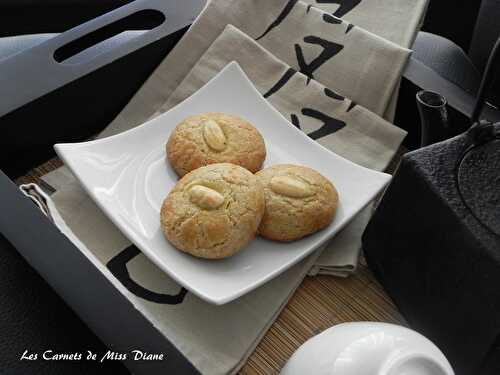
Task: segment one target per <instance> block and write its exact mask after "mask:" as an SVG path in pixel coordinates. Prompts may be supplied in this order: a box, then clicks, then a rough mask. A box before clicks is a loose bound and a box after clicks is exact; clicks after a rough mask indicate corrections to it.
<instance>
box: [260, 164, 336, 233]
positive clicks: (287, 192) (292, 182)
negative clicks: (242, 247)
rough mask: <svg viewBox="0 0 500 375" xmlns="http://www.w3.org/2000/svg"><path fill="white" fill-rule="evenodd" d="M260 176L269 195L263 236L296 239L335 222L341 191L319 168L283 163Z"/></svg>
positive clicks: (267, 169) (262, 223)
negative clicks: (339, 192)
mask: <svg viewBox="0 0 500 375" xmlns="http://www.w3.org/2000/svg"><path fill="white" fill-rule="evenodd" d="M256 175H257V177H258V178H259V180H260V181H261V183H262V185H263V186H264V191H265V196H266V212H265V213H264V217H263V219H262V221H261V223H260V226H259V234H260V235H262V236H263V237H266V238H269V239H271V240H276V241H293V240H297V239H300V238H302V237H305V236H307V235H309V234H312V233H315V232H317V231H319V230H321V229H323V228H325V227H327V226H328V225H329V224H330V223H331V222H332V220H333V217H334V216H335V212H336V211H337V204H338V194H337V190H336V189H335V187H334V186H333V184H332V183H331V182H330V181H329V180H328V179H326V178H325V177H323V176H322V175H321V174H319V173H318V172H316V171H315V170H313V169H311V168H307V167H302V166H298V165H288V164H283V165H275V166H272V167H270V168H266V169H264V170H262V171H260V172H258V173H257V174H256Z"/></svg>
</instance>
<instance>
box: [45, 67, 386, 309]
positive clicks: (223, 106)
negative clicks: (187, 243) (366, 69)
mask: <svg viewBox="0 0 500 375" xmlns="http://www.w3.org/2000/svg"><path fill="white" fill-rule="evenodd" d="M203 112H226V113H230V114H234V115H237V116H240V117H243V118H244V119H246V120H248V121H250V122H251V123H252V124H253V125H254V126H256V127H257V128H258V129H259V131H260V132H261V133H262V135H263V137H264V139H265V141H266V147H267V155H268V156H267V159H266V162H265V166H270V165H273V164H279V163H291V164H301V165H305V166H308V167H311V168H314V169H316V170H317V171H319V172H320V173H321V174H323V175H324V176H326V177H328V178H329V179H330V180H331V181H332V182H333V183H334V184H335V186H336V188H337V190H338V192H339V197H340V203H339V208H338V211H337V214H336V216H335V219H334V221H333V223H332V224H331V225H330V226H329V227H328V228H326V229H324V230H322V231H320V232H319V233H316V234H314V235H312V236H309V237H307V238H304V239H302V240H300V241H296V242H292V243H286V244H284V243H278V242H272V241H267V240H264V239H262V238H257V239H256V240H255V241H253V242H252V243H251V244H250V245H249V246H248V247H247V248H245V249H243V250H242V251H241V252H240V253H238V254H237V255H235V256H233V257H231V258H228V259H224V260H205V259H198V258H195V257H192V256H190V255H187V254H185V253H182V252H180V251H178V250H176V249H175V248H174V247H173V246H172V245H170V243H169V242H168V241H167V240H166V239H165V237H164V236H163V233H162V231H161V229H160V217H159V212H160V208H161V205H162V202H163V200H164V198H165V197H166V196H167V194H168V192H169V191H170V190H171V189H172V188H173V187H174V185H175V183H176V181H177V176H176V174H175V172H174V171H173V170H172V168H171V167H170V166H169V165H168V163H167V162H166V159H165V142H166V141H167V139H168V137H169V135H170V132H171V131H172V129H174V127H175V126H176V125H177V124H178V123H179V122H181V121H182V120H183V119H184V118H186V117H188V116H191V115H195V114H199V113H203ZM54 147H55V150H56V151H57V154H58V155H59V156H60V157H61V159H62V160H63V161H64V163H65V164H66V165H67V166H68V167H69V168H70V169H71V170H72V171H73V173H74V174H75V176H76V177H77V178H78V180H79V181H80V183H81V184H82V185H83V186H84V188H85V189H86V191H87V192H88V194H89V195H90V196H91V197H92V198H93V199H94V200H95V201H96V202H97V204H98V205H99V207H100V208H101V209H102V210H103V211H104V212H105V213H106V214H107V215H108V216H109V218H110V219H111V220H112V221H113V222H114V223H115V224H116V225H117V226H118V228H120V229H121V231H122V232H123V233H124V234H125V235H126V236H127V237H128V238H129V239H130V240H131V241H132V242H133V243H134V244H135V245H136V246H138V247H139V248H140V249H141V250H142V251H143V252H144V254H145V255H146V256H148V257H149V258H150V259H151V260H152V261H153V262H154V263H156V265H157V266H158V267H160V268H161V269H162V270H164V271H165V272H166V273H167V274H168V275H170V276H171V277H172V278H173V279H175V280H176V281H177V282H178V283H179V284H181V285H183V286H184V287H186V288H187V289H188V290H190V291H191V292H193V293H194V294H195V295H197V296H198V297H200V298H202V299H203V300H205V301H207V302H210V303H214V304H224V303H227V302H229V301H231V300H234V299H235V298H238V297H240V296H241V295H243V294H245V293H248V292H249V291H251V290H253V289H255V288H257V287H258V286H260V285H262V284H263V283H265V282H266V281H268V280H270V279H272V278H273V277H275V276H277V275H279V274H280V273H282V272H283V271H285V270H286V269H288V268H289V267H291V266H292V265H294V264H295V263H297V262H298V261H300V260H301V259H303V258H304V257H305V256H307V255H309V254H311V253H312V252H313V251H314V250H315V249H317V248H318V247H319V246H320V245H322V244H323V243H325V241H327V240H328V239H330V238H331V237H332V236H334V235H335V233H337V232H338V231H339V230H340V229H342V227H344V226H345V225H346V224H347V223H348V222H349V220H351V219H352V218H353V216H355V215H356V214H357V213H358V212H359V211H360V210H361V209H362V208H363V207H365V206H366V205H367V204H368V203H369V202H370V201H371V200H372V199H373V198H374V197H375V196H376V194H378V193H379V192H380V191H381V190H382V189H383V188H384V187H385V186H386V184H387V183H388V182H389V180H390V176H389V175H387V174H384V173H379V172H374V171H372V170H369V169H366V168H362V167H360V166H358V165H356V164H354V163H352V162H350V161H348V160H345V159H343V158H342V157H340V156H338V155H336V154H334V153H333V152H331V151H329V150H327V149H326V148H324V147H323V146H321V145H320V144H319V143H317V142H315V141H313V140H312V139H310V138H309V137H307V136H306V135H305V134H304V133H303V132H301V131H300V130H299V129H297V128H296V127H294V126H293V125H292V124H290V123H289V122H288V121H287V120H286V119H285V118H284V117H283V116H282V115H281V114H280V113H279V112H278V111H276V110H275V109H274V108H273V107H271V106H270V104H269V103H268V102H267V101H266V100H265V99H264V98H263V97H262V95H261V94H260V93H259V92H258V91H257V90H256V89H255V87H254V86H253V85H252V83H251V82H250V80H249V79H248V78H247V77H246V75H245V73H244V72H243V71H242V70H241V68H240V67H239V65H238V64H237V63H234V62H233V63H231V64H229V65H228V66H227V67H226V68H224V69H223V70H222V71H221V72H220V73H219V74H218V75H217V76H216V77H215V78H213V79H212V80H211V81H210V82H209V83H207V84H206V85H205V86H204V87H203V88H201V89H200V90H199V91H198V92H196V93H195V94H194V95H193V96H191V97H190V98H188V99H186V100H185V101H184V102H182V103H181V104H179V105H178V106H176V107H175V108H173V109H171V110H170V111H168V112H166V113H164V114H163V115H161V116H159V117H157V118H155V119H153V120H151V121H148V122H147V123H145V124H143V125H142V126H139V127H136V128H134V129H131V130H129V131H126V132H124V133H121V134H118V135H115V136H112V137H108V138H104V139H99V140H95V141H90V142H83V143H67V144H57V145H55V146H54Z"/></svg>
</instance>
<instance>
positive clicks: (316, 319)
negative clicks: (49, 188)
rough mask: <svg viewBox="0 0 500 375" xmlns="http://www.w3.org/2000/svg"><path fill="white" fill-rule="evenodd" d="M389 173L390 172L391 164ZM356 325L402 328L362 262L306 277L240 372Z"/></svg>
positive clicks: (269, 370) (246, 374)
mask: <svg viewBox="0 0 500 375" xmlns="http://www.w3.org/2000/svg"><path fill="white" fill-rule="evenodd" d="M398 159H399V158H398V157H396V158H395V160H398ZM61 165H62V163H61V161H59V160H58V159H53V160H50V161H49V162H47V163H45V164H43V165H41V166H39V167H37V168H35V169H33V170H32V171H30V172H29V173H28V174H27V175H25V176H23V177H21V178H19V179H17V180H16V183H17V184H23V183H29V182H35V183H38V184H43V181H42V180H41V179H40V178H41V176H43V175H44V174H46V173H48V172H49V171H51V170H54V169H56V168H59V167H60V166H61ZM390 170H394V165H393V166H392V167H390ZM355 321H376V322H387V323H397V324H403V325H404V324H405V322H404V319H403V318H402V316H401V315H400V314H399V313H398V311H397V309H396V307H395V306H394V304H393V303H392V301H391V300H390V298H389V297H388V296H387V294H386V293H385V292H384V290H383V288H382V287H381V286H380V284H379V283H378V282H377V281H376V280H375V278H374V276H373V274H372V273H371V271H370V270H369V268H368V266H367V265H366V263H365V261H364V259H361V261H360V266H359V268H358V271H357V272H356V273H355V274H354V275H352V276H350V277H348V278H345V279H343V278H336V277H331V276H315V277H306V278H305V279H304V281H303V283H302V284H301V286H300V287H299V288H298V289H297V291H296V293H295V294H294V295H293V296H292V298H291V299H290V301H289V303H288V304H287V306H286V307H285V308H284V309H283V311H282V312H281V314H280V315H279V317H278V319H277V320H276V322H275V323H274V324H273V325H272V327H271V329H270V330H269V331H268V332H267V334H266V335H265V336H264V338H263V340H262V341H261V342H260V344H259V345H258V346H257V348H256V350H255V351H254V353H253V354H252V355H251V356H250V358H249V359H248V361H247V363H246V364H245V366H244V367H243V368H242V369H241V371H240V374H241V375H272V374H278V373H279V371H280V369H281V368H282V367H283V366H284V364H285V363H286V361H287V360H288V358H290V356H291V355H292V354H293V352H294V351H295V350H296V349H297V348H298V347H299V346H300V345H301V344H303V343H304V342H305V341H306V340H307V339H309V338H311V337H312V336H314V335H316V334H318V333H320V332H322V331H324V330H325V329H327V328H330V327H332V326H334V325H336V324H339V323H345V322H355Z"/></svg>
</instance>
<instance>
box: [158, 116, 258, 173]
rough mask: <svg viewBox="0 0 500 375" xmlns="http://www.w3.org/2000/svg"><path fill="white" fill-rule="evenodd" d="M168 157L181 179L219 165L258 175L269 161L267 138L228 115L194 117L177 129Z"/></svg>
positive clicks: (171, 141)
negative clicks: (203, 167) (266, 161)
mask: <svg viewBox="0 0 500 375" xmlns="http://www.w3.org/2000/svg"><path fill="white" fill-rule="evenodd" d="M166 148H167V158H168V160H169V162H170V164H171V165H172V168H174V170H175V172H176V173H177V174H178V175H179V176H184V175H185V174H186V173H188V172H191V171H192V170H195V169H197V168H199V167H202V166H204V165H209V164H215V163H232V164H236V165H240V166H242V167H243V168H246V169H248V170H249V171H250V172H254V173H255V172H257V171H258V170H260V168H261V167H262V163H263V162H264V159H265V158H266V146H265V144H264V139H263V138H262V135H261V134H260V133H259V131H258V130H257V129H255V128H254V127H253V126H252V125H251V124H250V123H249V122H247V121H245V120H243V119H241V118H239V117H236V116H232V115H227V114H224V113H205V114H202V115H197V116H191V117H188V118H187V119H185V120H184V121H182V122H181V123H180V124H179V125H177V127H176V128H175V129H174V131H173V132H172V134H171V135H170V137H169V139H168V142H167V146H166Z"/></svg>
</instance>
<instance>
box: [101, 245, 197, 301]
mask: <svg viewBox="0 0 500 375" xmlns="http://www.w3.org/2000/svg"><path fill="white" fill-rule="evenodd" d="M139 254H141V252H140V250H139V249H138V248H137V247H135V246H133V245H131V246H129V247H127V248H126V249H125V250H123V251H122V252H120V253H119V254H117V255H116V256H115V257H114V258H113V259H111V260H110V261H109V262H108V263H107V264H106V266H107V267H108V269H109V270H110V271H111V273H112V274H113V276H115V277H116V278H117V279H118V280H119V281H120V282H121V283H122V285H123V286H124V287H125V288H127V289H128V291H129V292H131V293H133V294H135V295H136V296H137V297H140V298H143V299H145V300H147V301H151V302H156V303H160V304H165V305H178V304H180V303H182V302H183V301H184V298H185V297H186V294H187V290H186V289H185V288H181V289H180V290H179V292H178V293H177V294H174V295H170V294H163V293H156V292H153V291H152V290H149V289H147V288H145V287H143V286H142V285H139V284H138V283H137V282H135V281H134V280H133V279H132V278H131V277H130V274H129V272H128V269H127V263H128V262H130V261H131V260H132V259H134V258H135V257H136V256H137V255H139Z"/></svg>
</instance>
